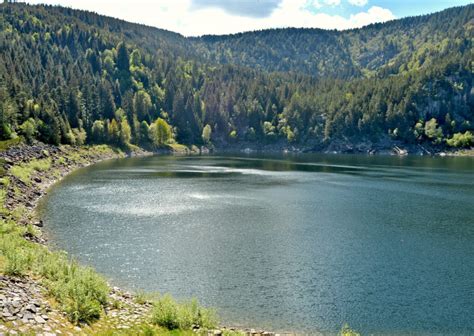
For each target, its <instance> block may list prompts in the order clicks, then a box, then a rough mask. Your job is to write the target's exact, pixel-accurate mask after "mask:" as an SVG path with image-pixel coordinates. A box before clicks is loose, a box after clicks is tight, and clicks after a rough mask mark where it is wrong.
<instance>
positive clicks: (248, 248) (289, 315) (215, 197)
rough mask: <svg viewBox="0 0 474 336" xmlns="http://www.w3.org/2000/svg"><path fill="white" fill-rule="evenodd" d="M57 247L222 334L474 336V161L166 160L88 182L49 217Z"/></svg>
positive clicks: (50, 203)
mask: <svg viewBox="0 0 474 336" xmlns="http://www.w3.org/2000/svg"><path fill="white" fill-rule="evenodd" d="M40 211H41V215H42V218H43V220H44V222H45V230H46V232H47V234H48V236H49V238H50V241H51V244H53V245H54V246H56V247H58V248H61V249H64V250H66V251H68V252H69V253H70V255H71V256H74V257H75V258H77V259H78V260H80V261H81V262H82V263H84V264H88V265H92V266H94V267H95V268H96V269H97V270H98V271H99V272H101V273H103V274H104V275H105V276H107V277H108V278H109V279H110V281H111V282H112V283H113V284H116V285H118V286H122V287H124V288H128V289H131V290H136V291H145V292H160V293H165V292H169V293H171V294H173V295H174V296H176V297H178V298H190V297H196V298H198V299H199V301H200V302H201V303H203V304H204V305H208V306H212V307H215V308H216V309H217V310H218V312H219V315H220V317H221V321H222V322H224V323H226V324H230V325H234V326H248V327H262V328H269V329H272V330H294V331H300V332H316V331H321V332H324V333H335V332H337V331H339V330H340V328H341V326H342V325H343V324H344V323H348V324H349V325H350V326H351V327H352V328H353V329H356V330H358V331H360V332H363V333H375V334H408V333H411V334H424V333H430V334H433V333H438V334H453V335H454V334H456V335H459V334H473V333H474V159H473V158H461V157H460V158H431V157H411V156H408V157H402V158H400V157H389V156H386V157H383V156H373V157H370V156H356V155H354V156H351V155H317V154H301V155H283V154H281V155H277V154H275V155H270V154H269V155H244V154H237V155H230V154H225V155H215V156H212V155H211V156H193V157H185V156H184V157H180V156H153V157H146V158H129V159H121V160H111V161H105V162H102V163H99V164H96V165H94V166H91V167H87V168H84V169H80V170H78V171H76V172H75V173H73V174H71V175H69V176H68V177H66V178H65V179H64V180H63V181H62V182H61V183H59V184H57V185H56V186H54V187H53V188H52V189H51V191H50V193H49V195H48V196H46V197H45V198H44V199H43V201H42V204H41V205H40Z"/></svg>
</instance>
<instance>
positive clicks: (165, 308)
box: [151, 295, 217, 330]
mask: <svg viewBox="0 0 474 336" xmlns="http://www.w3.org/2000/svg"><path fill="white" fill-rule="evenodd" d="M151 321H152V323H153V324H156V325H158V326H161V327H165V328H167V329H170V330H173V329H181V330H189V329H191V328H192V327H193V325H196V326H199V327H200V328H204V329H212V328H215V326H216V324H217V319H216V314H215V312H214V311H213V310H210V309H205V308H202V307H200V306H199V304H198V302H197V300H195V299H193V300H191V301H185V302H177V301H175V300H174V299H173V298H172V297H171V296H169V295H164V296H162V297H160V298H158V299H157V300H156V301H155V302H154V304H153V310H152V319H151Z"/></svg>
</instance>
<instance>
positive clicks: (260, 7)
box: [191, 0, 337, 18]
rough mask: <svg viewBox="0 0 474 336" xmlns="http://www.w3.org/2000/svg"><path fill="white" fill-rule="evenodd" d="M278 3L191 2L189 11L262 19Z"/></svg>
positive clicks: (262, 0) (268, 0)
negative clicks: (206, 10) (215, 10)
mask: <svg viewBox="0 0 474 336" xmlns="http://www.w3.org/2000/svg"><path fill="white" fill-rule="evenodd" d="M332 1H334V0H332ZM336 1H337V0H336ZM280 3H281V0H257V1H252V0H225V1H222V0H192V1H191V9H203V8H221V9H223V10H224V11H225V12H227V13H228V14H235V15H241V16H249V17H256V18H262V17H267V16H270V14H271V13H272V12H273V11H274V10H275V8H277V7H278V5H279V4H280Z"/></svg>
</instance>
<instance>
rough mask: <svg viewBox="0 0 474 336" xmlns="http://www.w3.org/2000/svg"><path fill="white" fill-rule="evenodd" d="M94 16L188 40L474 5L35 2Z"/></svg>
mask: <svg viewBox="0 0 474 336" xmlns="http://www.w3.org/2000/svg"><path fill="white" fill-rule="evenodd" d="M28 2H30V3H49V4H60V5H63V6H67V7H72V8H79V9H86V10H91V11H94V12H97V13H100V14H104V15H109V16H112V17H117V18H121V19H124V20H127V21H131V22H137V23H143V24H147V25H150V26H155V27H159V28H164V29H168V30H172V31H175V32H179V33H181V34H183V35H186V36H196V35H203V34H229V33H237V32H242V31H249V30H258V29H267V28H282V27H305V28H310V27H312V28H324V29H339V30H342V29H349V28H357V27H362V26H364V25H367V24H370V23H375V22H385V21H389V20H393V19H397V18H402V17H406V16H412V15H420V14H427V13H432V12H436V11H440V10H443V9H445V8H448V7H453V6H460V5H467V4H471V3H474V0H472V1H471V0H397V1H395V0H100V1H98V0H80V1H77V0H30V1H28Z"/></svg>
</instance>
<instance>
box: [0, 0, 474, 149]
mask: <svg viewBox="0 0 474 336" xmlns="http://www.w3.org/2000/svg"><path fill="white" fill-rule="evenodd" d="M473 10H474V5H470V6H465V7H460V8H453V9H449V10H446V11H444V12H441V13H438V14H433V15H430V16H423V17H417V18H407V19H403V20H399V21H394V22H389V23H386V24H379V25H372V26H369V27H366V28H363V29H358V30H352V31H345V32H335V31H321V30H312V29H284V30H269V31H262V32H254V33H245V34H238V35H233V36H217V37H209V36H206V37H202V38H184V37H183V36H181V35H179V34H176V33H172V32H168V31H164V30H160V29H156V28H151V27H146V26H142V25H136V24H132V23H127V22H124V21H121V20H116V19H112V18H108V17H104V16H100V15H97V14H94V13H90V12H84V11H78V10H72V9H67V8H61V7H51V6H29V5H24V4H2V5H0V28H1V32H0V60H1V62H0V126H1V127H0V131H1V134H0V137H1V138H3V139H7V138H10V137H13V136H15V135H16V134H19V135H23V136H25V137H26V138H27V139H30V140H31V139H34V138H36V139H40V140H42V141H45V142H50V143H73V144H81V143H84V142H92V143H102V142H107V143H113V144H117V145H121V146H129V145H130V144H135V145H140V146H145V147H156V146H164V145H166V144H167V143H169V142H170V141H172V138H173V137H174V138H175V139H176V140H177V141H179V142H182V143H187V144H204V143H206V144H208V143H209V142H213V143H214V144H216V145H219V146H224V145H228V144H229V143H239V142H248V143H254V144H273V143H275V144H278V145H279V146H284V145H285V144H288V143H291V144H296V145H298V146H317V147H322V146H327V145H329V144H330V143H331V142H334V141H340V140H341V139H342V140H344V141H350V142H354V143H360V142H364V141H367V140H370V141H375V142H377V141H379V142H380V141H387V140H389V141H392V140H397V141H401V142H404V143H414V144H415V143H430V144H432V145H435V146H444V145H445V143H446V141H447V140H448V139H451V138H453V137H454V135H455V134H456V137H458V138H459V137H461V136H462V137H467V140H465V139H464V138H463V139H461V140H462V141H461V142H459V141H457V142H456V144H458V145H469V143H470V141H472V140H469V134H466V132H468V131H470V130H472V125H473V123H474V113H473V109H474V108H473V106H474V98H473V94H474V92H473V90H472V59H474V55H473V48H472V32H473V27H474V24H473V21H472V20H471V18H472V17H473ZM282 41H284V42H282ZM277 43H279V44H277ZM285 60H291V61H285ZM344 79H346V80H344ZM347 79H350V80H347ZM159 118H160V121H159V122H158V121H157V119H159ZM168 125H170V126H168ZM206 125H208V126H207V127H205V126H206ZM209 131H210V132H209ZM450 141H451V143H453V144H454V140H450Z"/></svg>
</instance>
